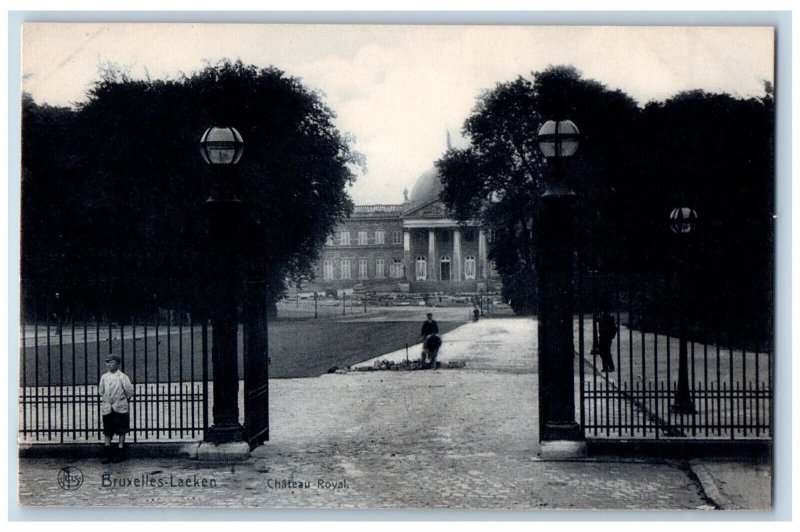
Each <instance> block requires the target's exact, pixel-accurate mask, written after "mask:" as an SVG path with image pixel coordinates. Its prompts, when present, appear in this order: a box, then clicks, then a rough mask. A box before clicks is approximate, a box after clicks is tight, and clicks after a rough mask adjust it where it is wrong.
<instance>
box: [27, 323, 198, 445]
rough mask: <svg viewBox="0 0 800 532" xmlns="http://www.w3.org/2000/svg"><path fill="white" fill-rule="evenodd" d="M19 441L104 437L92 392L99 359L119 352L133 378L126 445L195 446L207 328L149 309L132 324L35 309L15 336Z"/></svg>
mask: <svg viewBox="0 0 800 532" xmlns="http://www.w3.org/2000/svg"><path fill="white" fill-rule="evenodd" d="M20 337H21V342H20V344H21V349H20V375H19V403H18V409H19V438H20V441H21V442H61V443H63V442H73V441H75V442H77V441H97V440H100V439H102V432H101V431H102V426H101V424H102V417H101V415H100V398H99V396H98V391H97V386H98V383H99V380H100V376H101V374H102V373H104V372H105V371H106V370H105V364H104V361H105V357H106V355H108V354H109V353H116V354H119V355H120V357H121V370H122V371H123V372H125V373H126V374H127V375H128V376H129V377H130V379H131V381H132V383H133V385H134V390H135V395H134V398H133V399H132V401H131V407H130V422H131V427H130V428H131V432H130V439H131V441H133V442H137V441H153V440H196V439H199V438H202V436H203V435H204V434H205V430H206V428H207V427H208V413H209V412H208V407H209V401H208V396H209V387H208V382H209V375H208V373H209V371H208V347H209V342H208V328H207V325H206V323H205V322H202V323H198V322H196V321H193V320H192V319H191V317H190V316H188V315H186V314H183V313H174V312H169V311H165V310H159V311H155V312H154V313H153V314H151V315H150V316H147V317H139V318H137V319H132V320H131V322H130V323H127V324H122V323H101V322H100V321H93V322H89V321H85V320H80V321H79V320H76V319H71V318H69V317H66V318H65V317H64V316H61V315H58V314H52V313H49V312H45V313H44V316H38V315H36V312H35V309H34V310H33V312H32V313H31V314H29V315H28V318H27V319H26V320H25V321H24V323H23V325H22V327H21V331H20Z"/></svg>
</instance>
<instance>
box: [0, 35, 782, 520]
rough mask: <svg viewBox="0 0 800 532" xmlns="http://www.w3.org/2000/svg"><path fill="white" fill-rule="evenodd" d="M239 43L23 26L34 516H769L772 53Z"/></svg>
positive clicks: (25, 281)
mask: <svg viewBox="0 0 800 532" xmlns="http://www.w3.org/2000/svg"><path fill="white" fill-rule="evenodd" d="M245 22H247V21H243V23H238V24H221V23H123V22H119V23H77V22H63V23H38V22H29V23H25V24H24V25H23V27H22V39H21V42H22V68H21V71H22V80H21V82H22V90H21V102H20V103H21V109H22V113H21V116H22V124H21V131H22V134H21V147H22V154H21V161H22V164H21V172H20V194H21V196H20V197H21V219H20V228H21V233H20V234H21V241H20V244H21V247H20V281H21V282H20V289H21V294H20V296H21V297H20V300H21V312H20V315H21V323H20V324H19V331H20V332H19V335H20V336H19V338H20V342H19V343H20V345H19V360H18V369H19V372H18V378H17V388H18V405H17V409H16V413H17V416H18V422H17V426H18V432H17V441H18V449H17V452H18V479H17V489H18V501H19V504H20V505H21V506H24V507H30V508H34V507H102V508H131V507H135V508H175V507H182V508H183V507H191V508H238V509H244V508H261V509H284V508H292V509H371V510H385V509H411V510H420V509H449V510H505V509H512V510H526V511H535V512H546V511H549V510H662V511H664V510H667V511H669V510H690V511H695V512H697V514H698V515H703V514H708V513H710V512H712V511H714V510H736V509H739V510H758V511H765V512H766V511H769V510H770V509H771V508H772V504H773V493H772V477H773V457H772V449H773V434H774V430H775V423H780V419H776V418H775V416H774V409H775V404H774V397H775V386H774V382H775V373H776V372H775V351H776V350H775V340H774V329H775V311H774V299H775V294H776V290H775V273H774V271H775V265H776V260H775V245H776V239H775V223H776V222H775V219H776V200H775V192H774V191H775V182H776V180H775V172H776V170H775V168H776V163H775V140H776V139H775V117H776V115H775V103H776V91H775V89H774V84H775V68H776V65H775V55H776V54H775V52H776V48H775V43H776V34H775V28H773V27H768V26H743V25H731V26H725V25H713V26H712V25H709V26H647V25H644V26H643V25H637V26H633V25H631V26H625V25H615V26H580V25H549V26H543V25H533V24H520V25H421V24H417V25H412V24H405V25H402V24H401V25H388V24H387V25H380V24H351V25H347V24H266V23H264V24H261V23H245ZM779 97H780V94H779ZM12 386H13V383H12Z"/></svg>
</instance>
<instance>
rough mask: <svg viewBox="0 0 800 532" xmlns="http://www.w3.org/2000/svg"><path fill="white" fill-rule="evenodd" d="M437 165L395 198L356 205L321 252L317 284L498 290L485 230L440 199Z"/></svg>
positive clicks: (441, 290)
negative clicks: (456, 215)
mask: <svg viewBox="0 0 800 532" xmlns="http://www.w3.org/2000/svg"><path fill="white" fill-rule="evenodd" d="M441 191H442V183H441V180H440V179H439V175H438V173H437V171H436V170H435V169H433V168H432V169H430V170H428V171H426V172H425V173H423V174H422V175H421V176H419V178H418V179H417V180H416V182H415V183H414V186H413V187H412V189H411V194H410V195H409V194H408V190H406V191H404V196H405V201H404V202H403V203H402V204H396V205H357V206H356V207H355V208H354V210H353V213H352V215H351V216H350V218H348V219H347V220H345V221H344V222H343V223H342V224H341V225H340V226H339V227H337V228H336V232H335V234H334V236H333V237H332V238H330V239H329V240H328V242H327V243H326V244H325V246H324V247H323V249H322V252H321V253H320V259H319V262H318V263H317V265H316V267H315V275H316V278H315V279H314V281H312V282H311V283H309V284H307V285H306V288H307V289H309V288H310V289H314V290H317V291H334V290H336V291H339V290H347V289H355V290H364V291H368V292H377V293H382V292H410V293H445V294H453V293H477V292H479V291H482V290H492V291H494V290H497V289H499V286H500V280H499V276H498V275H497V272H496V271H495V270H494V268H493V267H492V265H491V263H490V261H489V260H488V259H487V233H486V231H484V229H483V228H482V227H480V225H479V224H478V223H477V222H467V223H459V222H457V221H456V220H453V219H451V218H449V217H448V216H447V213H446V211H445V207H444V205H443V204H442V202H441V201H440V200H439V193H440V192H441Z"/></svg>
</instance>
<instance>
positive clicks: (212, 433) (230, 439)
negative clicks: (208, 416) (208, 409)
mask: <svg viewBox="0 0 800 532" xmlns="http://www.w3.org/2000/svg"><path fill="white" fill-rule="evenodd" d="M237 415H238V413H237ZM244 432H245V431H244V427H243V426H242V425H240V424H239V423H233V424H230V425H212V426H211V428H209V429H208V432H207V433H206V436H205V441H206V442H208V443H216V444H222V443H239V442H243V441H244V439H245V438H244Z"/></svg>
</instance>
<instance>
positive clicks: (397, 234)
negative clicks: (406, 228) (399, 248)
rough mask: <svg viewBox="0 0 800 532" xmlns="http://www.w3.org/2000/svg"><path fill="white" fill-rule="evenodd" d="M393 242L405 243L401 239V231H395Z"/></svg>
mask: <svg viewBox="0 0 800 532" xmlns="http://www.w3.org/2000/svg"><path fill="white" fill-rule="evenodd" d="M393 242H394V243H395V244H402V243H403V242H402V241H401V240H400V231H395V232H394V239H393Z"/></svg>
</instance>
